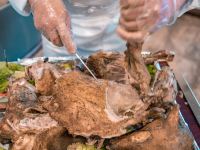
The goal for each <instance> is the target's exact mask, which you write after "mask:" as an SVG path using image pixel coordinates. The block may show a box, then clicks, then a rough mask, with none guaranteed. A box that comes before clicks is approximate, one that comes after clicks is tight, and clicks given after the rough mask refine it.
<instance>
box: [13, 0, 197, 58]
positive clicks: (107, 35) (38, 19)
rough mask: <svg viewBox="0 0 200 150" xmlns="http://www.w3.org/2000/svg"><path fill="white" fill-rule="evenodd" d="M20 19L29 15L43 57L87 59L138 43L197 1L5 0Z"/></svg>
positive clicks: (193, 5) (169, 22)
mask: <svg viewBox="0 0 200 150" xmlns="http://www.w3.org/2000/svg"><path fill="white" fill-rule="evenodd" d="M9 1H10V3H11V5H12V6H13V8H14V9H15V10H16V11H17V12H18V13H20V14H21V15H23V16H28V15H30V13H31V12H32V13H33V16H34V23H35V27H36V28H37V29H38V30H39V31H40V32H41V33H42V35H43V36H42V39H43V40H42V41H43V49H44V55H45V56H67V55H71V54H73V53H75V52H76V51H78V53H80V55H82V56H88V55H90V54H91V53H92V52H95V51H97V50H100V49H104V50H117V51H123V50H125V49H126V42H125V41H128V42H129V43H134V42H142V41H143V40H144V39H145V38H146V37H148V35H149V34H150V33H152V32H154V31H156V30H157V29H159V28H160V27H162V26H164V25H170V24H172V23H174V22H175V20H176V19H177V17H179V16H180V15H182V14H183V13H184V12H186V11H188V10H190V9H193V8H194V7H197V6H200V0H9Z"/></svg>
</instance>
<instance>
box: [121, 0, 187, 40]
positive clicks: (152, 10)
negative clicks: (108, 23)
mask: <svg viewBox="0 0 200 150" xmlns="http://www.w3.org/2000/svg"><path fill="white" fill-rule="evenodd" d="M188 1H190V0H120V5H121V17H120V22H119V27H118V34H119V35H120V36H121V37H122V38H123V39H124V40H126V41H128V42H129V43H135V42H142V41H144V39H145V38H146V37H147V36H148V35H149V34H150V33H152V32H154V31H156V30H157V29H159V28H160V27H162V26H164V25H169V24H172V23H174V21H175V20H176V18H177V17H178V15H179V14H180V13H181V10H183V9H184V8H185V7H186V5H188Z"/></svg>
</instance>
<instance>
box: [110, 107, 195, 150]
mask: <svg viewBox="0 0 200 150" xmlns="http://www.w3.org/2000/svg"><path fill="white" fill-rule="evenodd" d="M178 112H179V108H178V107H177V106H175V107H174V108H173V109H172V111H171V112H170V114H169V116H168V118H167V119H159V120H155V121H153V122H152V123H150V124H148V125H147V126H145V127H144V128H143V129H141V130H140V131H137V132H134V133H132V134H130V135H128V136H124V137H122V138H119V139H116V140H113V141H112V142H111V143H112V146H111V149H113V150H130V149H134V150H141V149H143V150H150V149H152V150H160V149H164V150H177V149H181V150H192V149H193V148H192V139H191V137H190V136H189V135H188V133H187V132H186V131H184V130H185V129H184V128H181V127H180V126H179V114H178Z"/></svg>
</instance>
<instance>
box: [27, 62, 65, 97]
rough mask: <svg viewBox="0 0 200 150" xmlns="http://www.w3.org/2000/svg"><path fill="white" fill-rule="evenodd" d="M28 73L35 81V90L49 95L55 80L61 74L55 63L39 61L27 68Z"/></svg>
mask: <svg viewBox="0 0 200 150" xmlns="http://www.w3.org/2000/svg"><path fill="white" fill-rule="evenodd" d="M28 75H29V77H30V78H32V79H33V80H34V81H35V87H36V89H37V92H38V93H40V94H42V95H51V93H52V90H53V85H54V83H55V80H56V79H57V78H59V77H60V76H61V71H60V70H59V68H58V67H57V66H56V65H53V64H50V63H45V62H42V61H39V62H37V63H35V64H33V65H32V66H31V67H29V68H28Z"/></svg>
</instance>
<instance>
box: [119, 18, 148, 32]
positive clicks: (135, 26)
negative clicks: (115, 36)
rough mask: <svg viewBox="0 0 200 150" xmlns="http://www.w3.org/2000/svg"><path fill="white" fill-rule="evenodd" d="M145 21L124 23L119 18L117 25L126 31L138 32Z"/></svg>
mask: <svg viewBox="0 0 200 150" xmlns="http://www.w3.org/2000/svg"><path fill="white" fill-rule="evenodd" d="M145 23H146V22H145V20H144V19H141V20H138V21H135V20H133V21H126V20H125V19H124V18H120V20H119V25H120V26H122V27H123V28H125V29H126V30H127V31H138V30H140V29H141V27H142V26H144V25H145Z"/></svg>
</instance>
